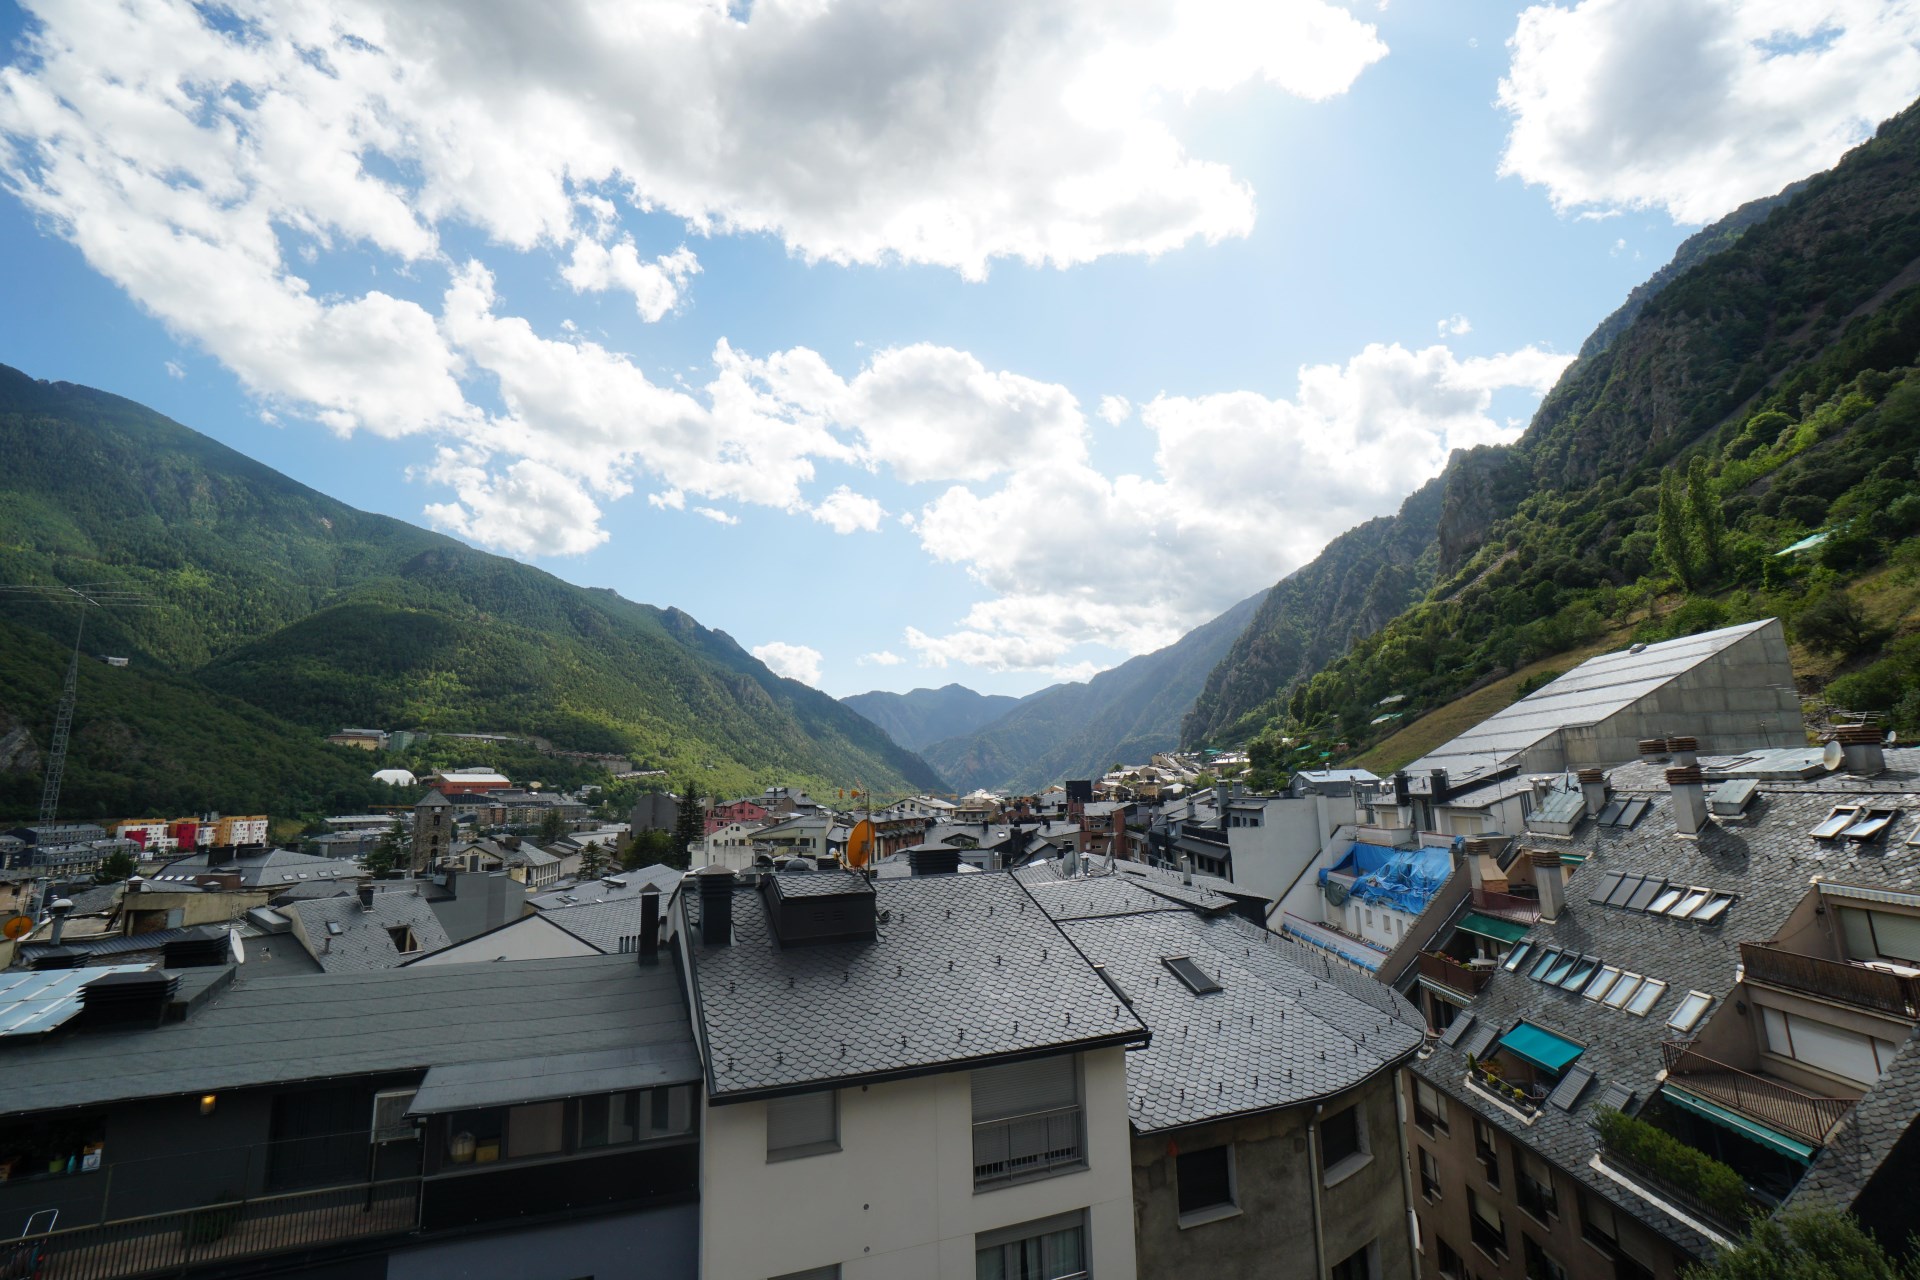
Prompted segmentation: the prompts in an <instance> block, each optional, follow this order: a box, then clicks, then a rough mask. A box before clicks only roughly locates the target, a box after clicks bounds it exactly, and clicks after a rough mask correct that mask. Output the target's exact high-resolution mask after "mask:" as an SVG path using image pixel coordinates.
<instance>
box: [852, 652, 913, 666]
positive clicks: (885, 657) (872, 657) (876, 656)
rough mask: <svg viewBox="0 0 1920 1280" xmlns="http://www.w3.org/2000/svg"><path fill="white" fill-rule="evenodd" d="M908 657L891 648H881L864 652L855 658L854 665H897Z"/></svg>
mask: <svg viewBox="0 0 1920 1280" xmlns="http://www.w3.org/2000/svg"><path fill="white" fill-rule="evenodd" d="M905 661H906V659H905V658H903V657H901V656H900V655H899V654H897V653H895V652H894V651H893V650H891V649H880V650H877V651H875V652H873V653H863V654H861V655H860V656H859V657H858V658H855V659H854V665H856V666H861V667H897V666H899V665H900V664H901V663H903V662H905Z"/></svg>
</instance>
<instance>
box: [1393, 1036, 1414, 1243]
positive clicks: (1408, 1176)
mask: <svg viewBox="0 0 1920 1280" xmlns="http://www.w3.org/2000/svg"><path fill="white" fill-rule="evenodd" d="M1406 1083H1407V1072H1406V1069H1405V1068H1404V1067H1403V1068H1401V1069H1400V1070H1399V1071H1396V1072H1394V1073H1393V1118H1394V1123H1395V1125H1397V1126H1398V1131H1397V1132H1396V1133H1395V1135H1394V1136H1395V1137H1396V1138H1397V1139H1398V1141H1399V1143H1400V1196H1401V1198H1402V1199H1403V1200H1404V1201H1405V1202H1406V1206H1407V1256H1408V1258H1410V1259H1411V1260H1412V1264H1413V1275H1414V1276H1415V1277H1416V1280H1417V1278H1418V1277H1419V1275H1420V1220H1419V1219H1418V1218H1417V1217H1415V1216H1414V1212H1413V1160H1412V1158H1411V1157H1410V1156H1409V1155H1408V1144H1407V1091H1406V1089H1405V1088H1404V1087H1403V1086H1404V1085H1405V1084H1406Z"/></svg>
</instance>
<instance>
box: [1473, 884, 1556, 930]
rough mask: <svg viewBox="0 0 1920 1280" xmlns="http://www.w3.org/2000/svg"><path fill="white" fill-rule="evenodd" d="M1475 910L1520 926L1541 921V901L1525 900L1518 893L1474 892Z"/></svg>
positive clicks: (1486, 890)
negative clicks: (1514, 922)
mask: <svg viewBox="0 0 1920 1280" xmlns="http://www.w3.org/2000/svg"><path fill="white" fill-rule="evenodd" d="M1473 909H1474V910H1475V911H1484V912H1486V913H1488V914H1489V915H1496V916H1499V917H1500V918H1501V919H1503V920H1513V921H1516V922H1517V923H1520V924H1534V923H1536V922H1537V921H1538V920H1539V919H1540V899H1538V898H1524V897H1521V896H1520V895H1519V894H1517V893H1497V892H1495V891H1494V890H1492V889H1475V890H1474V891H1473Z"/></svg>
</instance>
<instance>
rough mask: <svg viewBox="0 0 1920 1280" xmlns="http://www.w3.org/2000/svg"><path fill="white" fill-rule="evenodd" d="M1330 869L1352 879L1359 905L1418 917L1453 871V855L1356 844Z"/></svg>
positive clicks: (1427, 850)
mask: <svg viewBox="0 0 1920 1280" xmlns="http://www.w3.org/2000/svg"><path fill="white" fill-rule="evenodd" d="M1333 869H1334V870H1335V871H1345V872H1347V873H1349V874H1351V875H1352V876H1353V889H1352V893H1353V896H1354V897H1356V898H1358V899H1360V901H1362V902H1369V903H1373V904H1375V905H1379V906H1389V907H1395V908H1397V909H1399V910H1401V911H1405V912H1407V913H1408V914H1410V915H1419V914H1420V913H1421V912H1422V911H1424V910H1426V907H1427V901H1428V900H1429V899H1430V898H1432V897H1433V895H1434V894H1435V893H1437V892H1439V889H1440V886H1441V885H1442V884H1444V883H1445V882H1446V879H1447V873H1448V872H1449V871H1451V870H1452V869H1453V851H1452V850H1450V849H1389V848H1386V847H1385V846H1383V845H1377V844H1356V845H1354V846H1353V849H1352V850H1351V851H1350V852H1349V853H1348V854H1347V856H1346V857H1345V858H1342V859H1341V860H1340V863H1339V865H1338V866H1336V867H1334V868H1333Z"/></svg>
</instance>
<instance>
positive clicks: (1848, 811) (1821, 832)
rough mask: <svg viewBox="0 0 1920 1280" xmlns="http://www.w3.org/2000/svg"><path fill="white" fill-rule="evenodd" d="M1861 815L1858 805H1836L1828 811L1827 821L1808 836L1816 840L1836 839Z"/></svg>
mask: <svg viewBox="0 0 1920 1280" xmlns="http://www.w3.org/2000/svg"><path fill="white" fill-rule="evenodd" d="M1859 813H1860V807H1859V806H1858V805H1851V804H1842V805H1835V806H1834V807H1833V808H1832V809H1831V810H1829V811H1828V813H1827V817H1826V820H1825V821H1824V822H1822V823H1821V824H1820V825H1819V826H1817V827H1815V828H1814V829H1813V830H1811V831H1809V832H1807V834H1808V835H1810V836H1812V837H1813V838H1814V839H1815V840H1833V839H1836V838H1838V836H1839V835H1840V833H1841V832H1842V831H1844V830H1846V829H1847V828H1848V827H1850V826H1852V825H1853V821H1854V818H1855V817H1857V816H1858V815H1859Z"/></svg>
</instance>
